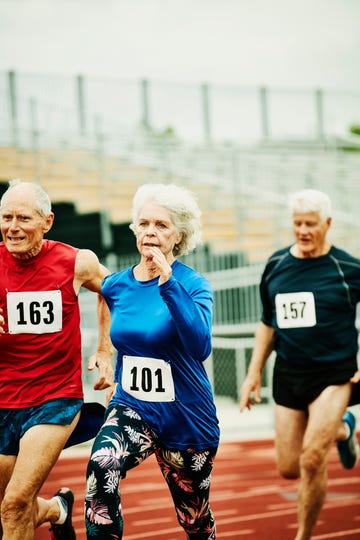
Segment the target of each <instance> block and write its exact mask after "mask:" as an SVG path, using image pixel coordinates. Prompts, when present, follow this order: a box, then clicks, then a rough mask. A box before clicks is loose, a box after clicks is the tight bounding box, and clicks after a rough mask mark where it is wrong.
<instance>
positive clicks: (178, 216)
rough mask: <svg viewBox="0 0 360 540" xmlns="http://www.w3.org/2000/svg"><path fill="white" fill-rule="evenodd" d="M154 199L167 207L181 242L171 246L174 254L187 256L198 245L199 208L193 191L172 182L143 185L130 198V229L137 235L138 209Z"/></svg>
mask: <svg viewBox="0 0 360 540" xmlns="http://www.w3.org/2000/svg"><path fill="white" fill-rule="evenodd" d="M149 201H153V202H155V203H156V204H158V205H159V206H162V207H164V208H166V209H167V210H168V211H169V212H170V215H171V218H172V220H173V223H174V225H175V227H176V229H177V231H178V232H180V233H182V238H181V241H180V242H179V243H178V244H176V246H175V247H174V250H173V252H174V255H186V254H187V253H189V252H191V251H193V250H194V249H195V248H196V246H197V245H199V244H201V211H200V209H199V206H198V204H197V201H196V197H195V194H194V193H193V192H192V191H189V190H188V189H186V188H183V187H180V186H177V185H175V184H143V185H142V186H140V187H139V188H138V189H137V191H136V193H135V195H134V198H133V206H132V223H131V224H130V229H131V230H132V231H133V232H134V234H135V235H136V234H137V226H136V224H137V221H138V218H139V213H140V210H141V208H142V207H143V206H144V204H145V203H146V202H149Z"/></svg>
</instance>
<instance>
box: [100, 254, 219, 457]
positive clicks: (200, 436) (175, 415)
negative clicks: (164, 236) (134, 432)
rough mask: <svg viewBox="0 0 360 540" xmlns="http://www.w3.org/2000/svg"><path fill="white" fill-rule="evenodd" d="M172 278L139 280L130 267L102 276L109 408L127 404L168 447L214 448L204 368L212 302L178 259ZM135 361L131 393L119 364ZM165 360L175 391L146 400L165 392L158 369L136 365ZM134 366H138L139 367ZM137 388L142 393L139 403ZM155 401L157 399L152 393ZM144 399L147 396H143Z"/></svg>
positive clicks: (204, 285) (215, 432)
mask: <svg viewBox="0 0 360 540" xmlns="http://www.w3.org/2000/svg"><path fill="white" fill-rule="evenodd" d="M172 272H173V273H172V276H171V278H170V279H169V280H168V281H167V282H166V283H164V284H162V285H160V286H159V285H158V278H154V279H151V280H149V281H138V280H136V279H135V278H134V275H133V271H132V268H128V269H126V270H123V271H122V272H118V273H115V274H111V275H109V276H107V277H106V278H105V279H104V280H103V284H102V294H103V295H104V298H105V300H106V302H107V304H108V306H109V309H110V313H111V330H110V335H111V339H112V342H113V344H114V346H115V348H116V349H117V353H118V354H117V363H116V369H115V380H116V381H117V382H118V383H119V384H118V385H117V391H116V394H115V395H114V397H113V399H112V401H111V403H110V405H113V404H123V405H128V406H129V407H131V408H132V409H134V410H135V411H136V412H138V413H139V414H140V415H141V417H142V418H143V419H144V420H146V421H147V423H148V424H149V425H150V427H151V428H152V429H153V430H154V431H155V433H156V434H157V435H158V436H159V438H160V440H161V442H162V444H164V446H165V447H167V448H175V449H185V448H189V447H191V448H196V449H205V448H210V447H215V446H217V445H218V442H219V426H218V420H217V415H216V409H215V405H214V399H213V393H212V388H211V385H210V382H209V379H208V376H207V374H206V371H205V367H204V364H203V362H204V360H206V358H207V357H208V356H209V354H210V352H211V325H212V304H213V296H212V291H211V287H210V284H209V282H208V281H207V280H206V279H205V277H204V276H202V275H201V274H199V273H198V272H196V271H195V270H193V269H192V268H190V267H188V266H186V265H185V264H183V263H181V262H179V261H175V262H174V263H173V264H172ZM127 357H131V358H132V359H133V362H135V363H134V364H133V367H132V369H131V371H130V372H129V373H130V375H129V374H128V377H130V382H131V387H132V388H134V389H135V391H134V392H133V393H132V394H131V393H129V392H128V391H127V390H125V389H124V387H123V384H122V382H123V369H124V358H125V359H126V358H127ZM143 358H150V359H156V360H162V361H163V362H164V364H165V365H168V366H169V369H170V371H171V378H172V380H173V385H174V395H173V398H171V400H170V401H161V394H159V395H160V397H158V396H156V399H159V401H154V400H152V399H150V400H147V398H146V395H147V392H149V395H150V390H154V392H155V393H156V389H157V387H159V391H160V390H162V388H161V386H162V383H163V381H162V378H160V376H161V377H162V371H161V370H159V369H154V370H153V371H151V370H150V369H148V368H147V367H145V368H144V367H141V364H140V363H139V360H140V359H143ZM137 366H139V368H138V367H137ZM136 389H140V390H142V392H139V395H140V396H142V397H141V398H140V399H138V398H137V397H136V393H137V392H136ZM152 395H154V394H152ZM144 396H145V397H144Z"/></svg>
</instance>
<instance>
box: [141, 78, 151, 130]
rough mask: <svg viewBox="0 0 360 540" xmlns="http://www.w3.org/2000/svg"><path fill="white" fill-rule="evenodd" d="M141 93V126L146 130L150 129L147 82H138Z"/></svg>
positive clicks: (144, 80)
mask: <svg viewBox="0 0 360 540" xmlns="http://www.w3.org/2000/svg"><path fill="white" fill-rule="evenodd" d="M140 93H141V113H142V114H141V125H142V127H143V128H145V129H146V130H149V129H150V113H149V81H147V80H146V79H143V80H142V81H141V82H140Z"/></svg>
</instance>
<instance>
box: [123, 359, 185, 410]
mask: <svg viewBox="0 0 360 540" xmlns="http://www.w3.org/2000/svg"><path fill="white" fill-rule="evenodd" d="M121 383H122V387H123V389H124V390H125V391H126V392H127V393H128V394H130V395H131V396H133V397H135V398H137V399H140V400H141V401H174V400H175V389H174V380H173V377H172V372H171V366H170V364H169V363H168V362H165V360H161V359H159V358H146V357H142V356H126V355H124V356H123V372H122V381H121Z"/></svg>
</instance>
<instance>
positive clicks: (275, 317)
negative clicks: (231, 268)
mask: <svg viewBox="0 0 360 540" xmlns="http://www.w3.org/2000/svg"><path fill="white" fill-rule="evenodd" d="M260 295H261V299H262V304H263V316H262V321H263V323H264V324H266V325H268V326H272V327H274V328H275V351H276V352H277V354H278V355H279V356H281V357H282V358H283V359H284V360H287V361H290V362H302V363H303V362H306V361H310V360H311V361H339V360H343V359H350V358H354V357H355V356H356V354H357V350H358V333H357V329H356V326H355V320H356V305H357V303H358V302H359V300H360V260H359V259H357V258H355V257H353V256H351V255H350V254H349V253H347V252H346V251H343V250H341V249H338V248H336V247H334V246H333V247H331V249H330V251H329V252H328V253H327V254H326V255H322V256H321V257H316V258H309V259H299V258H296V257H294V256H293V255H291V253H290V247H287V248H284V249H282V250H279V251H277V252H276V253H274V254H273V255H272V256H271V257H270V259H269V260H268V262H267V264H266V267H265V270H264V272H263V275H262V279H261V284H260Z"/></svg>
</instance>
